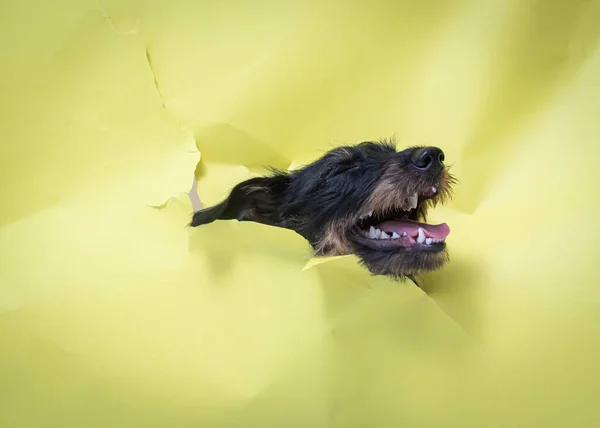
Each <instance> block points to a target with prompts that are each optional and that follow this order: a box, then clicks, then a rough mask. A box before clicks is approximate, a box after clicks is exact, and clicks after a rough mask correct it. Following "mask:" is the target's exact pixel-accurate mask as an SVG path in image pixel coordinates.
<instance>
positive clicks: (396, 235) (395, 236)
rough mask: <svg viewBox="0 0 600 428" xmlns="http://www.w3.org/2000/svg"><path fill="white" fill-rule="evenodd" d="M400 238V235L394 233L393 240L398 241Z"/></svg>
mask: <svg viewBox="0 0 600 428" xmlns="http://www.w3.org/2000/svg"><path fill="white" fill-rule="evenodd" d="M398 238H400V235H398V234H397V233H396V232H394V233H392V239H398Z"/></svg>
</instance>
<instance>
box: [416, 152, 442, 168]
mask: <svg viewBox="0 0 600 428" xmlns="http://www.w3.org/2000/svg"><path fill="white" fill-rule="evenodd" d="M410 161H411V162H412V164H413V165H414V166H415V167H417V168H418V169H421V170H423V171H428V170H439V169H441V168H442V167H443V165H444V152H443V151H442V150H441V149H438V148H437V147H422V148H419V149H416V150H415V151H414V152H413V153H412V154H411V156H410Z"/></svg>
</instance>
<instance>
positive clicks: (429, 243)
mask: <svg viewBox="0 0 600 428" xmlns="http://www.w3.org/2000/svg"><path fill="white" fill-rule="evenodd" d="M432 242H433V239H431V238H427V239H425V243H426V244H427V245H431V243H432Z"/></svg>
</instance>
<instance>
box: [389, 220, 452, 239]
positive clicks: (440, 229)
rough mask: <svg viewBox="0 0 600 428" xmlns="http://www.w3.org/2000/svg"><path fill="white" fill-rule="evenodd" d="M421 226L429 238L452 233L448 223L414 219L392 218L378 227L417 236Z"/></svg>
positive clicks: (399, 233)
mask: <svg viewBox="0 0 600 428" xmlns="http://www.w3.org/2000/svg"><path fill="white" fill-rule="evenodd" d="M419 228H421V229H423V232H425V236H426V237H427V238H434V239H444V238H445V237H446V236H448V235H449V234H450V228H449V227H448V225H447V224H446V223H442V224H435V225H434V224H426V223H419V222H417V221H412V220H390V221H384V222H383V223H381V224H380V225H378V226H377V229H379V230H382V231H384V232H390V233H393V232H396V233H397V234H398V235H402V234H403V233H405V232H406V233H407V234H408V235H409V236H417V235H418V234H419Z"/></svg>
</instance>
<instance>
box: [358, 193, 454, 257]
mask: <svg viewBox="0 0 600 428" xmlns="http://www.w3.org/2000/svg"><path fill="white" fill-rule="evenodd" d="M436 195H437V189H436V188H435V187H429V188H427V189H425V190H424V191H422V192H416V193H414V194H413V195H412V196H411V197H410V198H408V199H407V200H405V201H402V202H401V203H400V204H399V206H398V207H396V208H394V209H392V210H389V209H388V210H386V211H385V212H378V211H377V210H374V211H372V212H369V213H367V214H364V215H363V216H361V218H360V220H359V222H358V224H357V228H356V229H355V233H354V234H355V238H356V240H357V241H358V243H359V244H361V245H364V246H367V247H370V248H373V249H377V250H385V249H388V250H393V249H401V248H405V249H407V250H408V249H410V250H417V251H431V252H438V251H442V250H443V249H444V248H445V247H446V243H445V240H446V237H447V236H448V235H449V234H450V228H449V227H448V225H447V224H446V223H442V224H438V225H432V224H427V223H421V222H419V221H418V218H419V213H420V212H422V210H421V206H422V204H425V203H427V201H429V200H430V199H432V198H435V197H436Z"/></svg>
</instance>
